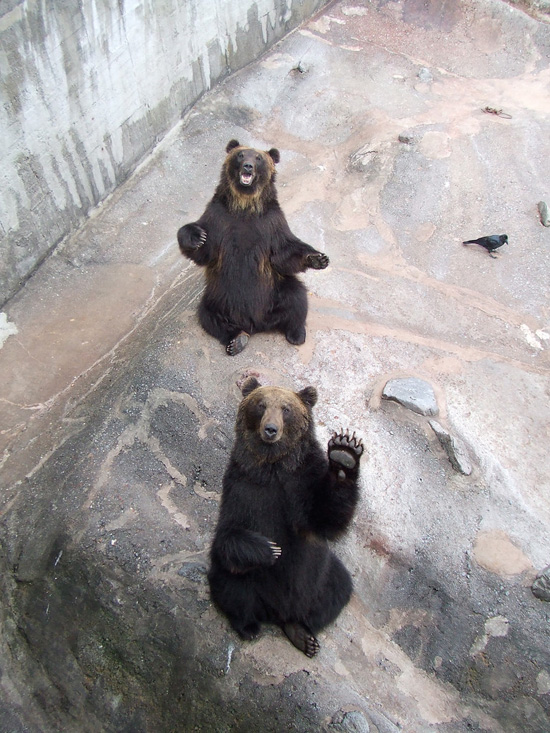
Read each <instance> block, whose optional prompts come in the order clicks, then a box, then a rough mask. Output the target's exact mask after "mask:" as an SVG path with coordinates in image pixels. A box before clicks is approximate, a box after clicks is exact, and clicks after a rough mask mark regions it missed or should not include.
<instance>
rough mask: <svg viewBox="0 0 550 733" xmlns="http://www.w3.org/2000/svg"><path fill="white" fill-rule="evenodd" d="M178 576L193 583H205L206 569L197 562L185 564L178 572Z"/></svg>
mask: <svg viewBox="0 0 550 733" xmlns="http://www.w3.org/2000/svg"><path fill="white" fill-rule="evenodd" d="M178 575H181V577H182V578H187V579H188V580H191V581H193V583H205V582H206V567H205V566H204V565H202V564H201V563H198V562H186V563H184V564H183V565H182V566H181V568H180V569H179V570H178Z"/></svg>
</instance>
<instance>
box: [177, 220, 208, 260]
mask: <svg viewBox="0 0 550 733" xmlns="http://www.w3.org/2000/svg"><path fill="white" fill-rule="evenodd" d="M206 237H207V234H206V232H205V230H204V229H203V228H202V227H200V226H199V225H198V224H194V223H193V224H185V226H182V227H181V228H180V229H179V230H178V244H179V246H180V249H181V251H182V253H183V254H187V255H190V254H191V253H192V252H194V251H196V250H197V249H200V248H201V247H202V245H203V244H204V243H205V242H206Z"/></svg>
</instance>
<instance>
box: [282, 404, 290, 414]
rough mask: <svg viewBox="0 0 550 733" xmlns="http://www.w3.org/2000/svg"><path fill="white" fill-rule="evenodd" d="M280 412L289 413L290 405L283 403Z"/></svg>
mask: <svg viewBox="0 0 550 733" xmlns="http://www.w3.org/2000/svg"><path fill="white" fill-rule="evenodd" d="M282 413H283V415H288V414H289V413H290V407H289V406H288V405H283V407H282Z"/></svg>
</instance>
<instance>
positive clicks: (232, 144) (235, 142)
mask: <svg viewBox="0 0 550 733" xmlns="http://www.w3.org/2000/svg"><path fill="white" fill-rule="evenodd" d="M239 145H240V142H239V141H238V140H230V141H229V142H228V143H227V146H226V148H225V152H226V153H230V152H231V151H232V150H233V148H238V147H239Z"/></svg>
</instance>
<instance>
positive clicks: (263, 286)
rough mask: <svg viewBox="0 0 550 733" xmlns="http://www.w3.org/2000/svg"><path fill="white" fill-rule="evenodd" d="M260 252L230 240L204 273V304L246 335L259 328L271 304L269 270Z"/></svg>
mask: <svg viewBox="0 0 550 733" xmlns="http://www.w3.org/2000/svg"><path fill="white" fill-rule="evenodd" d="M262 250H263V248H262V247H261V246H253V247H250V245H249V244H248V243H247V242H244V243H242V242H241V243H236V242H235V239H234V238H232V241H230V242H229V243H227V244H226V246H223V247H222V248H221V253H220V258H219V260H218V262H216V263H215V264H214V265H213V266H211V267H209V268H207V274H206V279H207V286H206V292H205V301H206V303H207V304H208V305H209V306H210V307H213V308H215V309H216V310H217V311H218V313H220V314H223V315H224V316H225V318H226V319H227V320H228V321H229V322H231V323H235V324H236V325H238V326H240V327H241V328H243V329H244V330H245V331H248V332H249V333H252V332H254V331H257V330H259V329H261V327H262V324H263V322H264V321H265V317H266V315H267V314H268V313H269V311H270V310H271V309H272V307H273V302H274V276H273V271H272V268H271V263H270V262H269V257H268V255H267V253H265V252H263V251H262Z"/></svg>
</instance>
